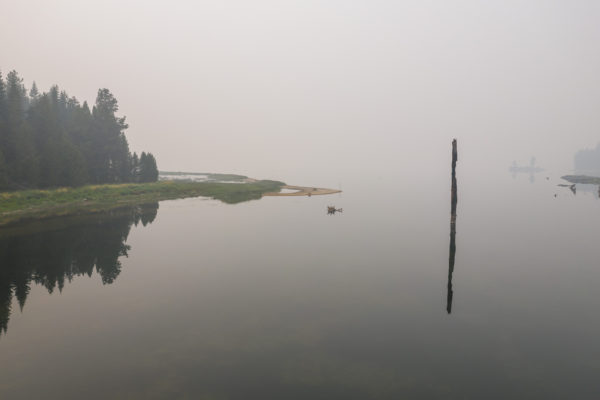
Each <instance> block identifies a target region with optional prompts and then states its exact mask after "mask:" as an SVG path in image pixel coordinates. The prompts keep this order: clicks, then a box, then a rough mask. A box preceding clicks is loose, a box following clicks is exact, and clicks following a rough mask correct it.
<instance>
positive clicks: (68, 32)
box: [0, 0, 600, 186]
mask: <svg viewBox="0 0 600 400" xmlns="http://www.w3.org/2000/svg"><path fill="white" fill-rule="evenodd" d="M0 2H1V3H2V4H1V7H0V10H1V13H0V69H1V70H2V72H3V74H4V75H5V74H6V73H7V72H8V71H9V70H12V69H16V70H17V71H18V72H19V73H20V74H21V76H23V77H24V78H25V82H26V84H27V86H29V85H30V84H31V82H32V81H33V80H36V83H37V84H38V87H40V89H43V90H47V89H48V88H49V86H50V85H52V84H58V85H59V86H60V87H61V88H63V89H65V90H67V91H68V92H69V94H70V95H71V96H76V97H77V98H78V99H79V100H81V101H83V100H88V101H90V102H93V101H94V98H95V94H96V91H97V89H98V88H100V87H107V88H109V89H110V90H111V91H112V92H113V93H114V95H115V96H116V98H117V99H118V100H119V103H120V112H121V114H123V115H126V116H127V120H128V122H129V124H130V129H129V130H128V131H127V132H128V138H129V142H130V146H131V149H132V150H133V151H141V150H146V151H151V152H153V153H154V154H155V155H156V157H157V160H158V163H159V168H160V169H162V170H187V171H214V172H237V173H243V174H246V175H249V176H253V177H257V178H276V179H282V180H286V181H287V182H289V183H297V184H312V183H313V182H314V184H324V185H325V184H328V185H330V186H335V185H337V184H338V182H340V181H341V180H342V177H343V176H344V175H345V174H347V173H352V174H357V173H360V172H361V171H362V172H365V173H366V174H369V175H373V174H379V175H381V176H384V177H385V176H386V175H389V174H393V172H394V171H395V170H397V169H403V168H406V169H409V168H414V166H418V168H420V169H421V170H426V171H428V172H430V173H431V175H435V174H437V173H438V172H439V171H440V170H441V169H442V167H443V168H444V169H443V173H444V174H447V167H448V165H449V146H450V140H451V138H452V137H457V138H458V139H459V146H460V148H461V150H462V153H461V154H462V159H461V161H463V163H464V164H462V165H463V166H464V167H467V166H472V167H473V168H480V169H481V168H493V169H502V170H505V169H506V168H507V167H508V166H509V164H510V163H511V162H512V161H513V160H517V161H519V162H521V163H527V162H528V161H529V159H530V157H531V156H532V155H535V156H536V157H537V161H538V164H539V165H540V166H543V167H546V168H549V169H553V170H554V171H556V172H557V173H561V172H568V171H567V170H568V169H571V168H572V162H573V154H574V153H575V151H577V150H579V149H581V148H585V147H594V146H595V145H596V143H597V142H598V141H599V140H600V135H599V134H598V133H599V132H600V113H598V105H599V104H600V78H599V76H600V75H599V74H598V71H600V47H599V46H598V44H599V43H600V24H599V23H598V21H600V2H598V1H595V0H590V1H585V0H577V1H566V0H564V1H548V0H543V1H533V0H530V1H522V0H518V1H509V0H502V1H484V0H481V1H452V2H450V1H445V0H440V1H426V0H415V1H375V0H369V1H351V0H335V1H334V0H329V1H323V0H319V1H312V0H299V1H285V0H253V1H247V0H239V1H230V0H215V1H169V2H167V1H160V2H159V1H148V0H145V1H124V0H119V1H116V0H102V1H81V0H61V1H58V0H56V1H46V0H39V1H32V0H19V1H14V0H13V1H7V0H1V1H0Z"/></svg>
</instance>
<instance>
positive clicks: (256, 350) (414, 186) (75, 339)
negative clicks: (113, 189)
mask: <svg viewBox="0 0 600 400" xmlns="http://www.w3.org/2000/svg"><path fill="white" fill-rule="evenodd" d="M546 176H548V177H549V178H550V179H548V180H547V179H546ZM557 176H558V174H557ZM557 176H554V175H551V174H549V175H545V174H543V173H542V174H541V175H536V177H535V178H536V179H535V181H534V183H530V181H529V178H528V176H517V177H516V178H514V179H513V178H512V177H511V176H510V174H509V173H508V172H507V171H506V169H500V168H499V169H498V170H497V171H493V172H492V173H491V174H486V175H485V177H484V176H483V175H482V174H479V173H472V174H468V173H466V172H463V171H462V170H461V164H460V161H459V171H458V217H457V235H456V247H457V251H456V264H455V269H454V273H453V282H452V283H453V298H452V313H451V314H448V313H447V311H446V309H447V304H446V303H447V278H448V257H449V232H450V171H449V170H448V171H447V173H446V172H444V173H440V174H431V176H428V177H422V176H421V177H414V178H410V177H407V176H402V177H400V176H399V177H390V176H386V177H385V178H384V177H380V176H373V177H372V178H371V179H361V178H358V177H356V178H352V177H348V178H346V179H345V180H344V185H343V190H344V192H343V193H342V194H336V195H331V196H313V197H310V198H308V197H267V198H263V199H261V200H257V201H250V202H246V203H240V204H236V205H227V204H223V203H220V202H218V201H215V200H207V199H201V198H196V199H185V200H175V201H164V202H161V203H160V207H159V208H158V210H156V205H154V206H152V205H150V206H146V207H145V208H142V209H136V210H126V211H123V212H119V213H113V215H111V216H95V217H89V218H83V219H72V220H69V221H63V222H60V221H59V222H56V221H54V222H52V223H51V222H44V223H42V224H37V225H36V226H32V227H29V228H27V229H21V230H18V231H15V230H13V231H9V232H7V231H4V232H3V233H0V255H1V258H0V259H1V260H2V267H0V268H2V269H1V275H0V292H1V294H0V295H1V296H2V298H1V299H2V301H4V302H5V303H7V302H8V303H7V304H11V311H10V315H8V311H7V310H6V307H5V308H4V311H3V312H2V319H1V321H2V323H3V324H4V325H5V328H6V332H5V333H4V334H2V336H1V337H0V359H1V360H2V364H1V366H0V371H1V373H0V397H1V398H3V399H4V398H6V399H33V398H46V399H81V398H86V399H107V398H110V399H136V398H140V399H142V398H143V399H178V398H181V399H185V398H194V399H197V398H198V399H250V398H263V399H268V398H273V399H295V398H297V399H306V398H311V399H315V398H323V399H335V398H339V399H352V398H356V399H371V398H372V399H398V398H407V399H408V398H415V399H431V398H443V399H482V398H485V399H506V398H526V399H565V398H577V399H596V398H598V394H600V383H598V380H597V377H598V374H599V373H600V346H598V345H597V341H598V337H600V319H599V317H598V311H597V310H598V309H599V307H600V296H598V287H599V285H600V268H599V264H600V263H599V255H598V254H599V253H598V250H597V243H598V237H600V213H599V210H600V200H598V198H597V192H596V195H594V191H593V190H592V189H590V190H587V189H588V188H586V190H580V191H578V192H577V194H576V195H574V194H573V193H572V192H571V191H570V190H569V189H568V188H563V187H557V186H556V185H557V184H558V183H561V182H560V180H559V179H558V178H557ZM290 183H295V182H290ZM315 184H320V183H319V182H315ZM320 186H327V185H320ZM329 186H331V185H329ZM334 186H335V185H334ZM555 194H556V197H555ZM327 205H335V206H337V207H338V208H343V210H344V212H343V213H337V214H335V215H327V213H326V206H327ZM136 220H137V222H138V223H137V225H136V224H135V222H136ZM94 265H96V267H94ZM90 274H91V276H90ZM49 288H50V289H52V292H51V293H49ZM11 296H12V297H11ZM5 305H6V304H5ZM20 305H22V306H23V309H22V310H20Z"/></svg>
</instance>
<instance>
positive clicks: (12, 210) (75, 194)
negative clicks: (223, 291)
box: [0, 180, 284, 225]
mask: <svg viewBox="0 0 600 400" xmlns="http://www.w3.org/2000/svg"><path fill="white" fill-rule="evenodd" d="M283 185H284V183H283V182H277V181H269V180H263V181H257V182H253V183H217V182H177V181H161V182H154V183H130V184H120V185H88V186H82V187H78V188H59V189H52V190H21V191H15V192H2V193H0V225H8V224H14V223H16V222H19V221H22V220H30V219H39V218H49V217H56V216H63V215H76V214H83V213H90V212H91V213H93V212H100V211H105V210H110V209H113V208H119V207H122V206H124V205H129V204H141V203H147V202H151V201H159V200H168V199H178V198H184V197H197V196H205V197H211V198H213V199H217V200H221V201H223V202H224V203H228V204H234V203H239V202H242V201H248V200H255V199H260V198H261V197H262V195H263V194H264V193H267V192H278V191H279V190H280V188H281V186H283Z"/></svg>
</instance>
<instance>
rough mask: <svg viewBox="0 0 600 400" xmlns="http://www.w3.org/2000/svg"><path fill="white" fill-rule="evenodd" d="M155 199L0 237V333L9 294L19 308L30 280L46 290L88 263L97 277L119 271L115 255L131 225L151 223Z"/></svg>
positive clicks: (123, 249) (123, 252)
mask: <svg viewBox="0 0 600 400" xmlns="http://www.w3.org/2000/svg"><path fill="white" fill-rule="evenodd" d="M157 213H158V203H150V204H144V205H140V206H133V207H127V208H122V209H118V210H113V211H111V212H109V213H106V214H101V215H94V216H86V217H81V218H79V219H74V220H73V221H72V222H73V223H72V224H70V225H69V226H67V227H61V228H56V229H51V230H48V229H47V227H48V226H50V225H51V224H52V221H46V222H45V223H44V224H43V225H42V227H45V228H46V230H44V231H40V230H39V229H38V230H36V231H33V229H30V231H29V232H20V234H16V235H6V237H1V238H0V333H1V332H6V329H7V326H8V321H9V318H10V314H11V303H12V299H13V296H14V297H16V299H17V301H18V302H19V307H20V308H21V310H23V306H24V305H25V300H26V299H27V295H28V294H29V291H30V287H31V282H34V283H36V284H39V285H43V286H44V287H45V288H46V289H47V290H48V292H50V293H52V292H53V291H54V289H55V288H57V287H58V290H59V291H62V288H63V287H64V284H65V280H68V281H71V280H72V279H73V277H75V276H79V275H88V276H91V275H92V273H93V271H94V268H95V270H96V272H97V273H98V274H99V275H100V277H101V278H102V283H104V284H110V283H113V282H114V280H115V279H116V278H117V276H119V273H120V272H121V263H120V262H119V257H121V256H127V251H128V250H129V246H127V245H126V244H125V242H126V240H127V236H128V235H129V230H130V229H131V225H132V224H135V225H136V226H137V225H138V223H141V224H142V225H143V226H146V225H147V224H149V223H152V222H153V221H154V219H155V218H156V214H157Z"/></svg>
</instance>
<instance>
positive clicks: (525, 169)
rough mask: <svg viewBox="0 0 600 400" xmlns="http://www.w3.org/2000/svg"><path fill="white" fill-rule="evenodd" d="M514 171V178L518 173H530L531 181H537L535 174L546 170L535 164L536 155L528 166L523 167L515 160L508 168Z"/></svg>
mask: <svg viewBox="0 0 600 400" xmlns="http://www.w3.org/2000/svg"><path fill="white" fill-rule="evenodd" d="M508 170H509V171H510V172H511V173H512V177H513V179H514V178H516V177H517V174H529V182H531V183H534V182H535V174H537V173H540V172H542V171H544V169H543V168H540V167H537V166H536V165H535V157H531V161H530V162H529V165H528V166H526V167H522V166H519V165H517V162H516V161H513V163H512V165H511V166H510V168H509V169H508Z"/></svg>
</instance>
